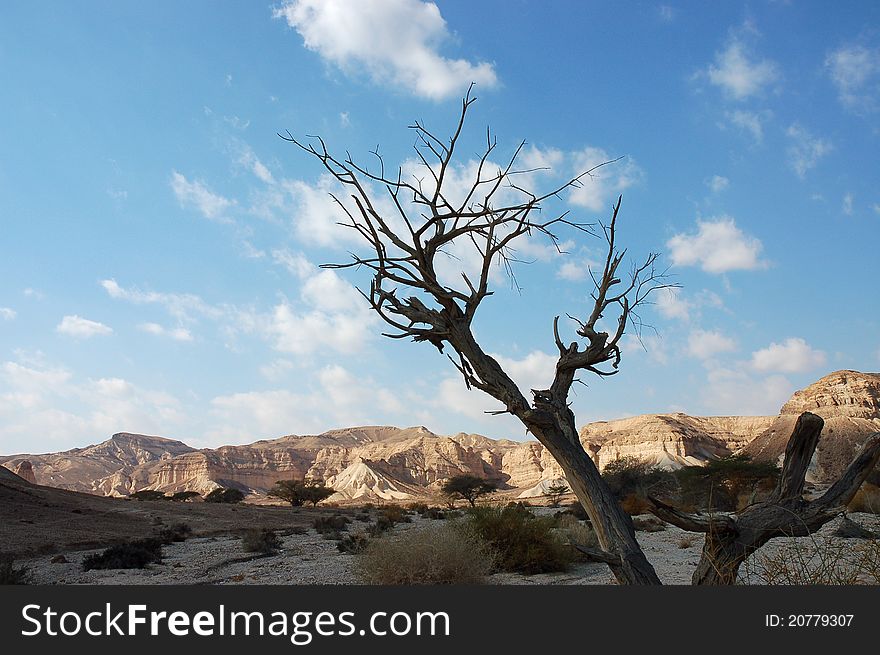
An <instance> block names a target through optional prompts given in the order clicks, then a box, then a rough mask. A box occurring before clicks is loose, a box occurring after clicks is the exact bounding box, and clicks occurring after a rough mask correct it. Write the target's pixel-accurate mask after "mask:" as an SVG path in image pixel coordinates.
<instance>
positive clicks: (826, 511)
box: [650, 412, 880, 585]
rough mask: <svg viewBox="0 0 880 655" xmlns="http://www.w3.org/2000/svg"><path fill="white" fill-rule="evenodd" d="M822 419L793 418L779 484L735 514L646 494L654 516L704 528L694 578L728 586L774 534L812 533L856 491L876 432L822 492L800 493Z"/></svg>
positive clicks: (870, 460)
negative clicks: (690, 509) (691, 508)
mask: <svg viewBox="0 0 880 655" xmlns="http://www.w3.org/2000/svg"><path fill="white" fill-rule="evenodd" d="M823 425H824V421H823V420H822V418H821V417H819V416H816V415H815V414H811V413H809V412H804V413H803V414H801V415H800V417H799V418H798V421H797V423H796V424H795V428H794V431H793V432H792V435H791V438H790V439H789V441H788V445H787V446H786V449H785V462H784V463H783V466H782V473H781V475H780V477H779V483H778V485H777V487H776V489H775V491H774V492H773V494H771V496H770V498H769V499H767V500H766V501H764V502H760V503H756V504H754V505H750V506H748V507H746V508H745V509H744V510H742V511H740V512H738V513H736V514H730V515H727V514H717V515H707V516H695V515H690V514H685V513H683V512H679V511H678V510H676V509H674V508H672V507H670V506H669V505H666V504H664V503H662V502H660V501H658V500H656V499H653V498H652V499H650V500H651V502H652V504H653V509H652V511H653V512H654V514H655V515H656V516H657V517H658V518H661V519H663V520H664V521H667V522H669V523H672V524H673V525H677V526H678V527H680V528H682V529H684V530H689V531H691V532H705V533H706V540H705V542H704V544H703V553H702V556H701V558H700V562H699V564H698V565H697V570H696V571H695V572H694V576H693V583H694V584H698V585H732V584H734V583H735V582H736V578H737V575H738V573H739V567H740V565H741V564H742V563H743V562H744V561H745V560H746V559H747V558H748V557H749V556H750V555H751V554H752V553H754V552H755V551H756V550H758V549H759V548H760V547H761V546H763V545H764V544H766V543H767V542H768V541H769V540H770V539H773V538H774V537H803V536H806V535H809V534H812V533H813V532H815V531H816V530H818V529H819V528H821V527H822V526H823V525H825V524H826V523H827V522H828V521H830V520H831V519H833V518H834V517H835V516H837V515H838V514H840V512H841V511H843V509H844V508H845V506H846V504H847V503H848V502H849V501H850V500H852V497H853V496H854V495H855V493H856V491H858V489H859V487H860V486H861V484H862V482H864V481H865V478H867V477H868V475H870V474H871V472H872V471H873V470H874V467H875V466H876V465H877V463H878V461H880V432H877V433H875V434H873V435H871V436H870V437H869V438H868V440H867V441H866V442H865V443H864V445H863V446H862V449H861V451H860V452H859V454H858V455H856V457H855V458H854V459H853V461H852V462H851V463H850V465H849V467H847V469H846V471H845V472H844V473H843V475H842V476H841V477H840V479H839V480H838V481H837V482H835V483H834V484H833V485H832V486H831V487H830V488H829V489H828V491H826V492H825V494H824V495H822V496H820V497H819V498H817V499H815V500H812V501H807V500H804V498H803V490H804V480H805V476H806V473H807V468H808V467H809V465H810V460H811V459H812V457H813V453H814V452H815V450H816V446H817V445H818V443H819V435H820V434H821V432H822V426H823Z"/></svg>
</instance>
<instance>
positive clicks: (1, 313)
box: [0, 307, 18, 321]
mask: <svg viewBox="0 0 880 655" xmlns="http://www.w3.org/2000/svg"><path fill="white" fill-rule="evenodd" d="M16 316H18V312H16V311H15V310H14V309H10V308H9V307H0V319H2V320H4V321H11V320H13V319H14V318H15V317H16Z"/></svg>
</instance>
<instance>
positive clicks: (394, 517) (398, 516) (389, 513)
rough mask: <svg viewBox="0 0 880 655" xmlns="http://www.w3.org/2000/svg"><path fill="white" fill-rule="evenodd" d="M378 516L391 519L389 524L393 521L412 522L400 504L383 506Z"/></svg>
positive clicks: (393, 522)
mask: <svg viewBox="0 0 880 655" xmlns="http://www.w3.org/2000/svg"><path fill="white" fill-rule="evenodd" d="M379 517H380V518H383V517H384V518H385V519H387V520H388V521H391V525H394V524H395V523H410V522H412V519H411V518H410V517H409V516H407V515H406V510H404V509H403V508H402V507H400V505H388V506H387V507H383V508H382V509H381V510H379Z"/></svg>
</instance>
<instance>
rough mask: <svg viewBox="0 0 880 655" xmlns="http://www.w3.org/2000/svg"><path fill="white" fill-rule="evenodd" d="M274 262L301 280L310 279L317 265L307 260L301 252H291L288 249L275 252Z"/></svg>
mask: <svg viewBox="0 0 880 655" xmlns="http://www.w3.org/2000/svg"><path fill="white" fill-rule="evenodd" d="M272 261H273V262H275V263H276V264H278V265H280V266H283V267H284V268H286V269H287V271H288V272H289V273H290V274H292V275H295V276H296V277H298V278H300V279H303V278H306V277H308V276H309V275H310V274H312V273H313V272H314V271H315V265H314V264H312V263H311V262H310V261H309V260H308V259H306V256H305V255H304V254H302V253H301V252H291V251H290V250H288V249H286V248H277V249H275V250H273V251H272Z"/></svg>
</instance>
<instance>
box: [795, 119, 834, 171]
mask: <svg viewBox="0 0 880 655" xmlns="http://www.w3.org/2000/svg"><path fill="white" fill-rule="evenodd" d="M785 134H786V136H787V137H788V139H789V143H790V145H789V147H788V161H789V165H790V166H791V167H792V168H793V169H794V171H795V173H797V174H798V177H800V178H801V179H803V178H804V177H805V176H806V174H807V171H809V170H810V169H812V168H815V167H816V164H818V163H819V160H820V159H822V157H824V156H825V155H827V154H828V153H829V152H831V150H832V148H833V145H832V144H831V142H830V141H828V140H827V139H821V138H818V137H814V136H813V135H812V134H810V132H809V131H807V129H806V128H805V127H804V126H803V125H801V124H800V123H793V124H792V125H790V126H789V128H788V129H787V130H786V131H785Z"/></svg>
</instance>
